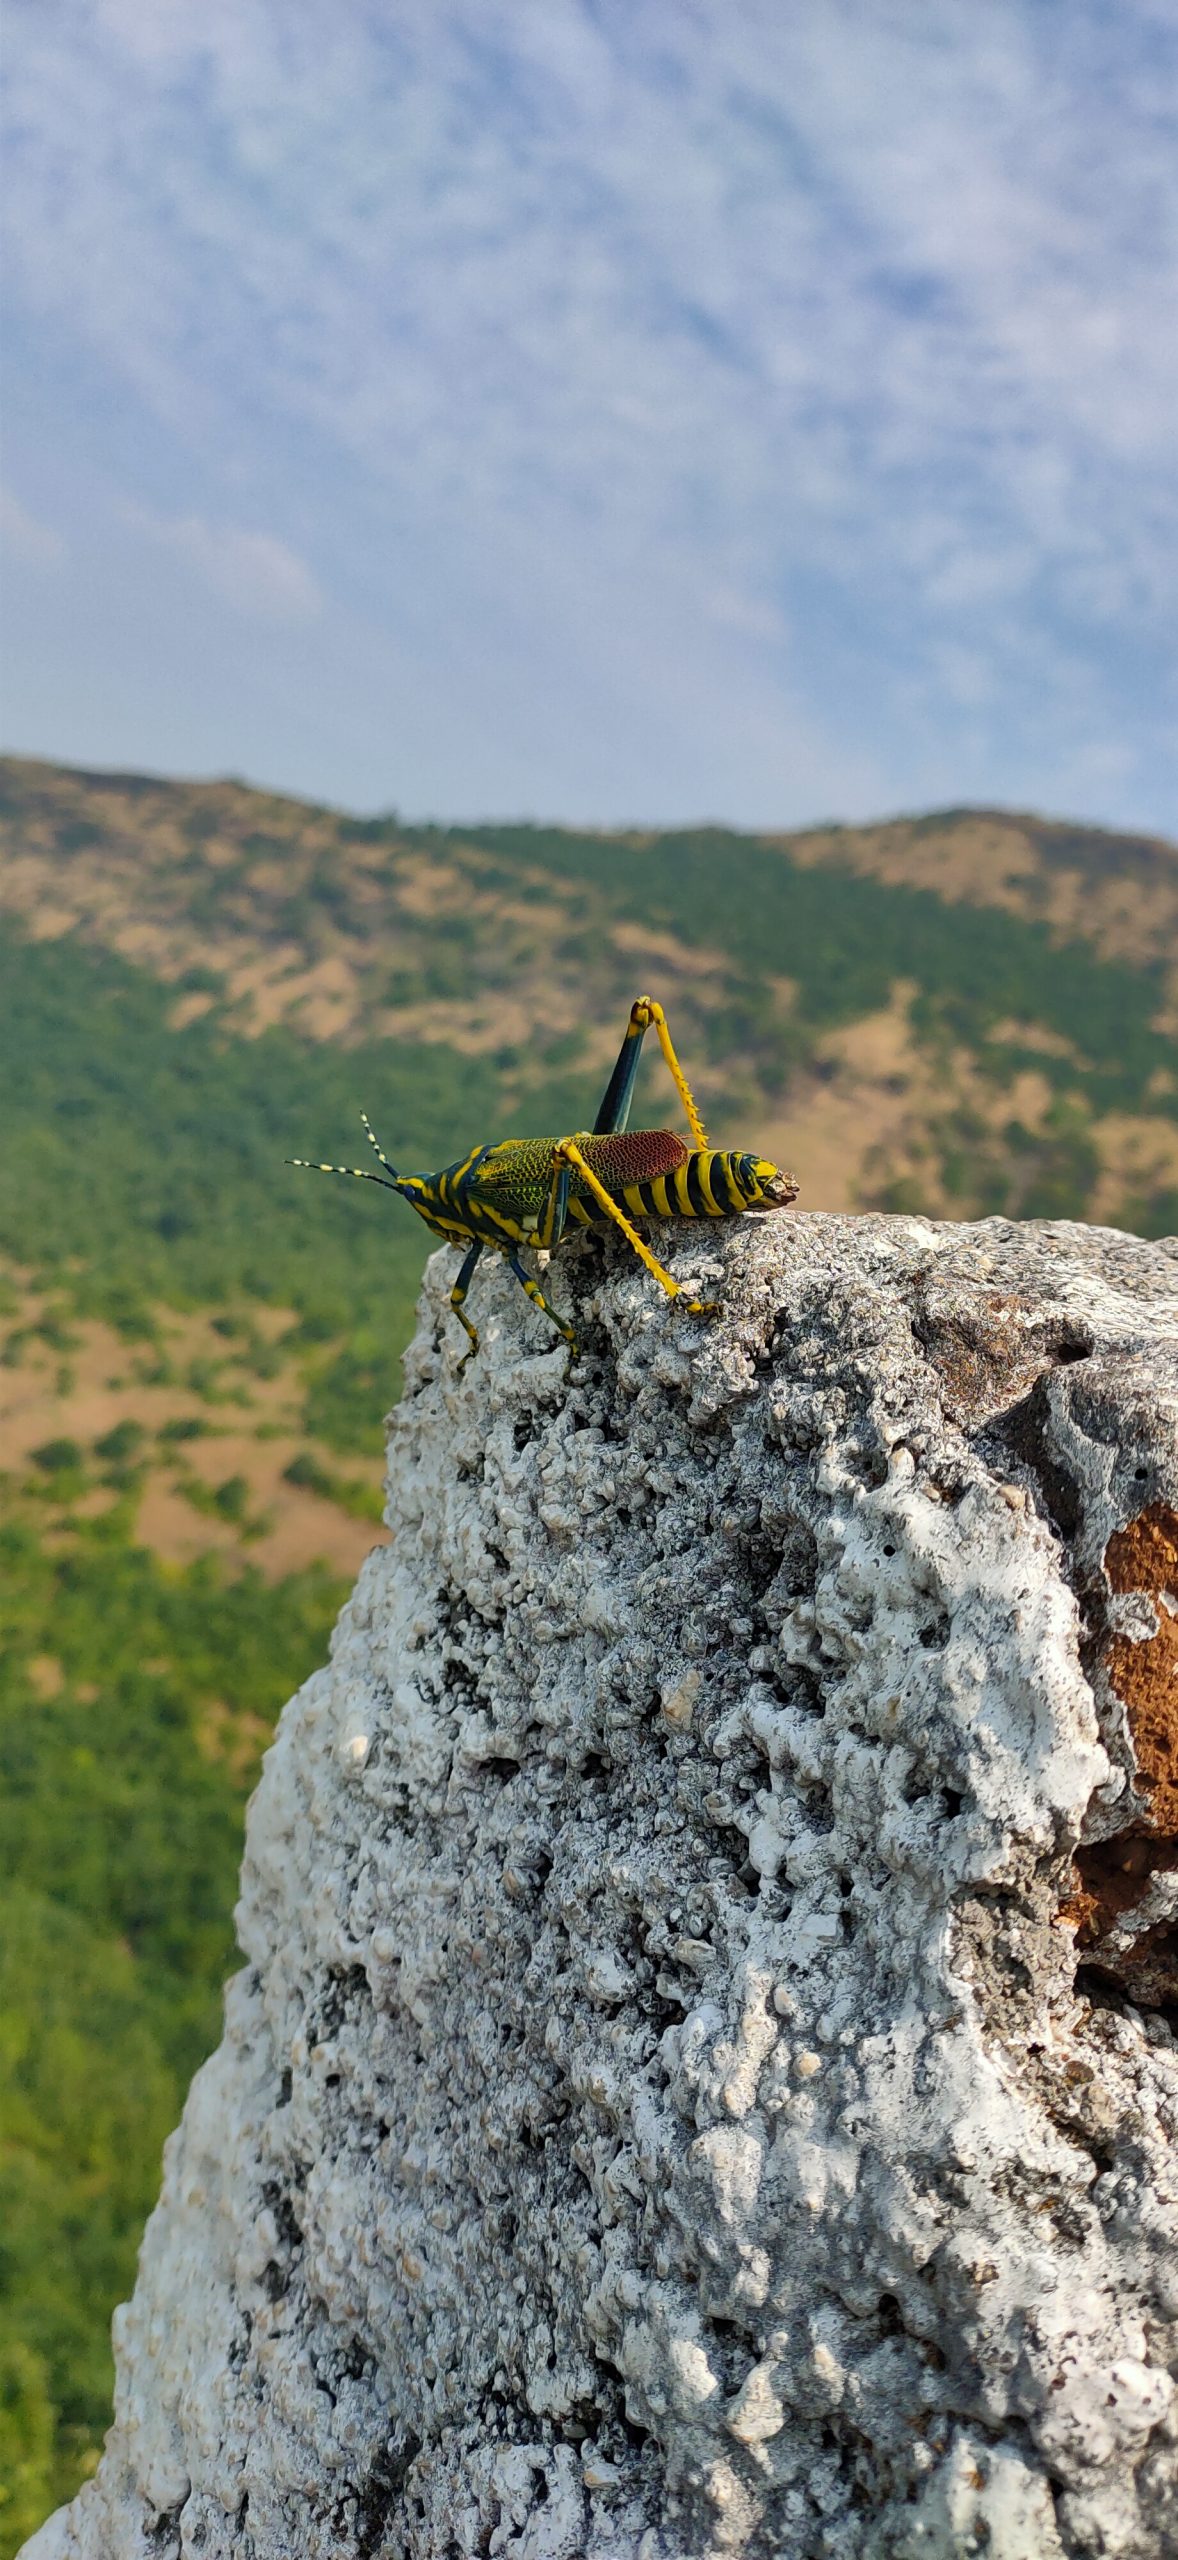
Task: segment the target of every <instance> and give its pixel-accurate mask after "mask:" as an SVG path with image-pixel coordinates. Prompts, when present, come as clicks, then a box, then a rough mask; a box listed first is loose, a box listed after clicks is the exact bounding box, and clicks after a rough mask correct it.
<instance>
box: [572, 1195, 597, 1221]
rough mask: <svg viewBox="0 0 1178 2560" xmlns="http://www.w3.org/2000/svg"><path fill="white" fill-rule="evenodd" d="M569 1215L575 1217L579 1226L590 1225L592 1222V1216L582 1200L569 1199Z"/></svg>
mask: <svg viewBox="0 0 1178 2560" xmlns="http://www.w3.org/2000/svg"><path fill="white" fill-rule="evenodd" d="M569 1216H570V1218H575V1219H576V1221H577V1225H578V1226H579V1227H591V1226H592V1224H593V1220H592V1217H591V1215H590V1213H589V1211H588V1209H587V1208H586V1206H585V1203H584V1201H583V1200H570V1202H569Z"/></svg>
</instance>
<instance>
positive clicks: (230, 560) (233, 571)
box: [127, 507, 321, 622]
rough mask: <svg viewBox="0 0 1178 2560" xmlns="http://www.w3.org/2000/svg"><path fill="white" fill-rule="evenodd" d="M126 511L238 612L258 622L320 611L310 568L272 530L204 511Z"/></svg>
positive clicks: (298, 619)
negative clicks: (209, 520)
mask: <svg viewBox="0 0 1178 2560" xmlns="http://www.w3.org/2000/svg"><path fill="white" fill-rule="evenodd" d="M127 512H128V514H129V516H130V517H131V520H132V522H133V523H135V524H136V525H138V526H139V527H140V528H141V529H142V531H143V532H144V533H146V534H147V535H149V537H150V539H151V540H152V541H153V542H156V543H158V544H159V545H160V546H161V548H162V549H163V550H165V551H170V552H172V553H173V554H174V556H175V558H176V559H177V560H181V561H183V563H184V565H185V567H186V568H188V569H191V570H192V571H193V573H194V575H195V576H196V577H197V578H199V579H200V581H201V583H202V585H203V586H206V587H207V588H208V589H209V590H210V592H211V593H212V594H213V595H216V596H220V597H221V599H222V601H223V602H224V603H225V604H228V605H231V606H232V608H233V611H234V612H235V613H240V614H244V615H245V616H246V617H247V619H249V620H251V621H258V622H305V621H307V620H308V619H309V617H310V616H311V615H313V614H316V613H318V611H319V608H320V603H321V598H320V594H319V589H318V587H317V585H316V583H315V580H314V578H313V577H312V575H311V572H310V570H309V569H308V568H307V567H306V565H305V563H304V562H303V561H302V560H300V559H299V558H298V556H297V554H296V553H295V552H293V551H292V550H291V549H290V547H289V545H288V544H287V543H285V542H280V541H278V540H277V539H276V537H275V536H274V535H273V534H270V533H251V532H249V531H247V530H246V529H245V528H243V527H242V526H240V525H214V524H206V523H205V522H204V520H203V518H202V517H200V516H174V517H169V516H156V515H152V514H151V513H150V512H149V511H148V510H147V509H146V508H143V507H133V508H129V509H128V511H127Z"/></svg>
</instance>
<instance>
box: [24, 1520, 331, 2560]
mask: <svg viewBox="0 0 1178 2560" xmlns="http://www.w3.org/2000/svg"><path fill="white" fill-rule="evenodd" d="M59 1473H60V1471H59ZM54 1526H55V1531H56V1536H55V1539H54V1543H53V1546H52V1547H51V1546H50V1545H49V1544H48V1543H47V1541H46V1539H45V1537H44V1535H43V1534H42V1531H41V1526H40V1523H39V1522H38V1523H34V1521H33V1520H31V1519H30V1518H29V1516H28V1514H27V1511H25V1510H24V1509H23V1508H22V1506H21V1504H20V1503H19V1501H16V1500H14V1499H13V1498H12V1497H11V1495H10V1499H9V1505H8V1513H7V1517H6V1519H5V1521H4V1524H3V1527H2V1528H0V1574H2V1576H3V1582H4V1591H5V1609H4V1622H3V1638H2V1641H0V1875H3V1877H4V1879H5V1882H4V1886H3V1891H2V1894H0V2018H2V2019H3V2027H2V2030H0V2036H2V2041H0V2481H2V2482H3V2484H4V2486H3V2487H2V2488H0V2550H2V2551H3V2552H4V2553H5V2555H8V2554H9V2553H11V2552H12V2551H14V2550H15V2549H16V2548H17V2547H18V2545H19V2543H20V2541H21V2539H22V2538H23V2536H24V2535H25V2534H27V2533H28V2532H30V2531H31V2530H32V2528H33V2526H34V2525H35V2524H36V2523H37V2522H38V2521H39V2519H40V2517H41V2516H42V2515H43V2514H44V2513H45V2512H46V2510H47V2508H48V2507H49V2506H50V2505H52V2503H53V2502H54V2500H55V2499H58V2498H62V2497H66V2496H68V2495H69V2494H70V2493H71V2491H72V2490H73V2488H74V2487H75V2486H76V2485H77V2483H78V2481H79V2479H80V2478H81V2477H82V2476H83V2475H84V2474H85V2472H86V2470H87V2468H88V2467H89V2466H91V2465H92V2463H93V2461H94V2459H96V2455H97V2449H98V2446H99V2444H100V2441H101V2436H102V2433H103V2430H104V2428H105V2426H106V2424H107V2422H108V2417H109V2403H110V2356H109V2348H108V2342H107V2340H108V2327H109V2320H110V2312H111V2307H112V2305H113V2303H114V2302H116V2301H117V2300H118V2299H119V2298H120V2297H121V2296H122V2295H124V2294H125V2293H126V2291H127V2288H128V2286H129V2284H130V2282H131V2278H132V2273H133V2267H134V2257H135V2249H136V2246H137V2243H138V2238H139V2234H140V2231H141V2230H142V2226H143V2221H144V2217H145V2215H146V2213H147V2212H148V2210H149V2208H150V2206H151V2203H152V2201H153V2199H154V2196H155V2193H156V2190H157V2187H158V2182H159V2155H160V2149H161V2145H162V2142H163V2138H164V2135H165V2134H166V2133H167V2131H168V2130H169V2127H170V2126H171V2125H172V2124H173V2123H174V2122H175V2120H176V2117H177V2115H178V2113H179V2109H180V2105H181V2102H182V2098H183V2092H184V2089H185V2087H186V2085H187V2082H188V2080H189V2078H190V2077H191V2074H192V2072H193V2070H194V2069H195V2067H196V2065H197V2063H198V2062H199V2061H200V2060H201V2057H202V2055H203V2054H205V2053H206V2052H207V2051H208V2049H209V2047H210V2045H211V2044H212V2043H213V2042H214V2041H215V2037H216V2033H217V2021H218V2014H219V2004H220V1991H221V1985H222V1982H223V1981H224V1979H225V1976H226V1974H227V1973H229V1972H230V1971H231V1970H232V1969H233V1964H234V1948H233V1932H232V1925H231V1917H230V1915H231V1912H232V1907H233V1900H234V1892H235V1881H236V1872H237V1864H238V1859H239V1855H240V1826H241V1810H242V1804H243V1801H244V1796H245V1793H246V1791H247V1789H248V1786H249V1785H250V1783H251V1782H252V1779H253V1776H254V1774H255V1771H256V1764H257V1755H258V1750H259V1747H260V1745H261V1743H262V1741H263V1740H264V1737H265V1735H266V1734H267V1733H268V1731H269V1729H270V1726H271V1723H272V1721H273V1718H274V1715H275V1713H276V1711H277V1709H278V1708H279V1706H280V1705H281V1704H282V1702H283V1700H284V1698H285V1697H286V1696H287V1695H288V1694H289V1692H290V1690H291V1689H292V1688H293V1687H294V1686H296V1685H297V1683H298V1681H299V1680H300V1679H301V1678H302V1677H303V1676H304V1674H305V1673H306V1671H307V1670H308V1669H309V1667H310V1666H311V1665H312V1664H313V1663H314V1662H315V1661H317V1660H319V1659H321V1658H322V1654H323V1650H324V1647H325V1644H326V1640H327V1635H328V1631H329V1628H330V1626H331V1622H332V1619H333V1617H334V1615H335V1612H336V1610H337V1608H338V1606H339V1603H340V1601H341V1599H342V1597H343V1587H342V1585H341V1584H340V1583H339V1582H338V1581H336V1580H335V1579H334V1578H333V1577H332V1576H330V1575H329V1574H327V1573H326V1572H324V1571H323V1570H321V1569H319V1570H312V1571H309V1572H304V1573H301V1574H299V1575H297V1576H294V1577H291V1578H289V1579H287V1580H285V1581H282V1582H279V1583H276V1584H267V1583H265V1582H263V1580H262V1578H261V1576H260V1575H258V1574H257V1573H252V1572H250V1571H248V1570H246V1571H242V1570H240V1568H237V1567H234V1568H233V1569H228V1570H227V1569H226V1567H225V1565H224V1564H223V1563H222V1562H221V1561H220V1560H218V1559H214V1558H213V1557H211V1556H205V1557H201V1558H200V1559H198V1560H197V1562H195V1563H194V1564H193V1565H191V1566H190V1567H189V1568H188V1569H187V1570H181V1571H177V1570H174V1569H173V1570H169V1569H167V1568H166V1567H163V1566H161V1565H160V1564H159V1563H157V1562H156V1560H155V1559H154V1558H153V1557H151V1556H150V1555H148V1554H146V1553H145V1552H144V1551H143V1550H142V1549H136V1548H135V1547H133V1546H132V1545H131V1544H130V1543H129V1541H128V1538H127V1535H126V1519H125V1516H124V1515H121V1514H119V1513H118V1512H117V1511H116V1512H115V1513H113V1514H108V1515H107V1517H106V1518H105V1519H104V1520H103V1521H102V1522H100V1523H84V1522H83V1523H77V1522H75V1523H73V1524H72V1525H70V1524H69V1522H68V1515H67V1517H66V1519H65V1520H63V1518H62V1516H61V1515H57V1516H56V1517H55V1523H54ZM63 1528H64V1529H66V1530H67V1532H68V1534H67V1536H66V1537H65V1538H64V1539H63V1538H62V1531H63ZM226 1701H230V1702H231V1709H230V1710H229V1711H226V1707H225V1702H226Z"/></svg>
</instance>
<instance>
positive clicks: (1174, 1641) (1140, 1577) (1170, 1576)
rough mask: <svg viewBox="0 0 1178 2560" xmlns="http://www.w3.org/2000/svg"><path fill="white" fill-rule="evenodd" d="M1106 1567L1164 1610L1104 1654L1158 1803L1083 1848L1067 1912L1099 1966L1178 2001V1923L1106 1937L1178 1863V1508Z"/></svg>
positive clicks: (1128, 1533)
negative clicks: (1110, 1942) (1117, 1939)
mask: <svg viewBox="0 0 1178 2560" xmlns="http://www.w3.org/2000/svg"><path fill="white" fill-rule="evenodd" d="M1104 1569H1105V1573H1106V1575H1107V1577H1108V1582H1109V1587H1110V1589H1111V1590H1113V1591H1115V1592H1118V1593H1126V1592H1136V1591H1139V1592H1141V1593H1143V1595H1144V1596H1145V1598H1146V1599H1148V1600H1149V1601H1150V1602H1151V1604H1152V1607H1153V1612H1154V1620H1155V1626H1154V1632H1153V1634H1152V1635H1149V1636H1142V1637H1140V1638H1138V1637H1133V1636H1126V1635H1120V1634H1116V1635H1113V1636H1112V1637H1111V1638H1110V1640H1109V1644H1108V1647H1107V1650H1106V1653H1105V1657H1104V1659H1105V1668H1106V1670H1107V1672H1108V1677H1109V1681H1110V1684H1111V1686H1112V1688H1113V1689H1114V1690H1115V1692H1116V1695H1117V1697H1118V1698H1119V1699H1120V1701H1121V1704H1122V1706H1123V1707H1124V1710H1125V1716H1126V1721H1127V1723H1128V1727H1129V1733H1130V1738H1131V1740H1132V1744H1133V1752H1134V1757H1135V1759H1136V1762H1137V1776H1138V1783H1139V1785H1140V1787H1141V1788H1142V1789H1143V1791H1144V1792H1145V1793H1146V1794H1147V1796H1148V1799H1149V1809H1148V1812H1147V1813H1146V1814H1145V1816H1144V1818H1143V1819H1142V1818H1139V1819H1138V1820H1137V1821H1136V1822H1134V1823H1133V1824H1131V1825H1130V1826H1129V1827H1128V1828H1127V1829H1126V1830H1124V1831H1121V1832H1118V1833H1116V1834H1115V1835H1114V1837H1113V1838H1112V1839H1108V1840H1094V1841H1091V1842H1090V1843H1089V1844H1088V1846H1087V1847H1086V1848H1082V1849H1078V1850H1077V1852H1076V1856H1075V1859H1074V1861H1073V1868H1072V1872H1073V1875H1074V1878H1075V1890H1074V1892H1073V1894H1072V1896H1071V1899H1070V1901H1068V1902H1067V1903H1066V1904H1065V1905H1064V1907H1063V1910H1062V1911H1061V1914H1060V1917H1061V1919H1063V1920H1065V1921H1068V1922H1069V1923H1071V1925H1072V1926H1073V1927H1074V1928H1075V1931H1076V1945H1077V1948H1079V1949H1082V1950H1087V1949H1091V1950H1092V1951H1093V1956H1094V1959H1095V1961H1094V1965H1093V1970H1094V1971H1095V1972H1097V1973H1099V1974H1103V1975H1105V1976H1106V1977H1107V1978H1108V1979H1109V1980H1110V1981H1113V1982H1115V1983H1116V1984H1117V1985H1118V1986H1119V1988H1120V1989H1121V1990H1122V1991H1126V1992H1128V1994H1129V1997H1130V1999H1131V2000H1133V2001H1135V2002H1136V2004H1137V2006H1138V2007H1139V2008H1143V2009H1148V2008H1158V2007H1163V2006H1165V2005H1166V2004H1168V2003H1169V2002H1171V2001H1174V2000H1178V1930H1175V1928H1174V1926H1173V1924H1172V1922H1170V1921H1166V1920H1163V1921H1160V1922H1158V1923H1157V1924H1156V1925H1155V1926H1153V1927H1147V1928H1143V1929H1140V1930H1139V1931H1138V1933H1137V1935H1136V1936H1134V1937H1132V1938H1130V1939H1129V1940H1128V1943H1126V1942H1125V1939H1124V1937H1123V1936H1122V1939H1121V1943H1120V1944H1118V1945H1115V1946H1113V1947H1109V1946H1107V1945H1106V1944H1105V1941H1106V1940H1107V1938H1108V1936H1109V1934H1110V1932H1111V1931H1114V1930H1118V1929H1121V1928H1122V1927H1123V1924H1124V1922H1125V1921H1126V1920H1127V1919H1128V1917H1129V1915H1130V1913H1132V1912H1133V1911H1135V1910H1136V1909H1137V1908H1138V1905H1139V1904H1140V1903H1141V1902H1142V1901H1143V1900H1144V1899H1145V1896H1146V1895H1147V1893H1148V1892H1149V1889H1150V1885H1151V1883H1152V1881H1153V1879H1154V1877H1155V1876H1159V1875H1166V1874H1172V1873H1173V1871H1174V1870H1175V1868H1178V1512H1175V1511H1173V1510H1172V1509H1171V1508H1170V1505H1169V1504H1168V1503H1165V1502H1153V1503H1151V1504H1150V1505H1149V1508H1148V1510H1145V1511H1142V1512H1140V1513H1139V1515H1138V1517H1137V1519H1136V1520H1130V1521H1129V1522H1128V1523H1127V1525H1126V1526H1125V1528H1123V1529H1117V1530H1115V1531H1114V1533H1113V1535H1112V1537H1111V1538H1110V1539H1109V1542H1108V1545H1107V1547H1106V1548H1105V1551H1104ZM1143 1916H1145V1915H1143Z"/></svg>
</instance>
